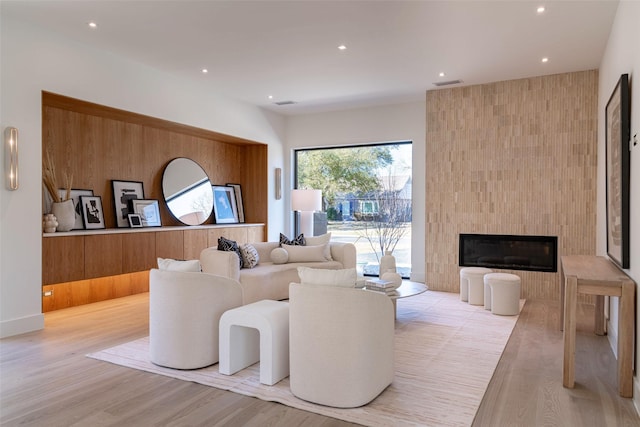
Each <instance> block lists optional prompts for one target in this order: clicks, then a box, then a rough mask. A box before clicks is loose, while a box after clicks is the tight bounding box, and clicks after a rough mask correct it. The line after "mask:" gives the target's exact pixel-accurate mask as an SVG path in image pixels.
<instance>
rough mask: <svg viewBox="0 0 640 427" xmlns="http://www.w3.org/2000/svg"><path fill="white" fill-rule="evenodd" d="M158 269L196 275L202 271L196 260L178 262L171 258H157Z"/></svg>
mask: <svg viewBox="0 0 640 427" xmlns="http://www.w3.org/2000/svg"><path fill="white" fill-rule="evenodd" d="M158 269H160V270H169V271H194V272H196V273H199V272H201V271H202V269H201V267H200V261H199V260H197V259H191V260H187V261H178V260H175V259H171V258H158Z"/></svg>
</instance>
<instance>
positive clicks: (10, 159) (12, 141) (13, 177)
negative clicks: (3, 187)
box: [4, 127, 18, 190]
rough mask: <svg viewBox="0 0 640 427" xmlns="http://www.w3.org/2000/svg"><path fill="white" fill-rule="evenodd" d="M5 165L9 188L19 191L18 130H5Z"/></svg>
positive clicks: (10, 128)
mask: <svg viewBox="0 0 640 427" xmlns="http://www.w3.org/2000/svg"><path fill="white" fill-rule="evenodd" d="M4 164H5V173H6V174H7V188H8V189H9V190H17V189H18V129H17V128H13V127H8V128H6V129H5V130H4Z"/></svg>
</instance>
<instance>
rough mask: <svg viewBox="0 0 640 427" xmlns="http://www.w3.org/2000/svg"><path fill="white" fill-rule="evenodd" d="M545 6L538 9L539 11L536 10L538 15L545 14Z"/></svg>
mask: <svg viewBox="0 0 640 427" xmlns="http://www.w3.org/2000/svg"><path fill="white" fill-rule="evenodd" d="M544 10H545V9H544V6H540V7H538V9H537V10H536V11H537V12H538V13H543V12H544Z"/></svg>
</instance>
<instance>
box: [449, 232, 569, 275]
mask: <svg viewBox="0 0 640 427" xmlns="http://www.w3.org/2000/svg"><path fill="white" fill-rule="evenodd" d="M458 248H459V258H458V259H459V264H460V266H461V267H486V268H496V269H505V270H528V271H542V272H549V273H555V272H557V271H558V237H557V236H514V235H504V234H460V244H459V246H458Z"/></svg>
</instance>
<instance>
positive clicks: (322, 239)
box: [304, 233, 331, 246]
mask: <svg viewBox="0 0 640 427" xmlns="http://www.w3.org/2000/svg"><path fill="white" fill-rule="evenodd" d="M304 240H305V241H306V242H307V243H306V244H307V245H309V246H317V245H324V244H325V243H329V241H330V240H331V233H327V234H323V235H322V236H311V237H305V238H304Z"/></svg>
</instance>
